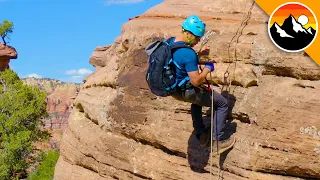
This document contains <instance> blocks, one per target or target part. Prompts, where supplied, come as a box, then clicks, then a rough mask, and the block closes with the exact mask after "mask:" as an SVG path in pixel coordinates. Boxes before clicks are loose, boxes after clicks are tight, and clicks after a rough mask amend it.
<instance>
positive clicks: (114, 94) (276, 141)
mask: <svg viewBox="0 0 320 180" xmlns="http://www.w3.org/2000/svg"><path fill="white" fill-rule="evenodd" d="M251 5H252V1H250V0H237V1H231V0H216V1H214V2H208V1H204V0H192V1H191V0H185V1H183V2H182V1H178V0H166V1H164V2H163V3H161V4H159V5H157V6H155V7H153V8H151V9H150V10H148V11H147V12H146V13H144V14H142V15H140V16H137V17H135V18H131V19H130V21H128V22H127V23H125V24H124V25H123V28H122V34H121V36H120V37H118V38H116V39H115V41H114V43H113V44H111V45H107V46H105V47H98V48H96V50H95V51H94V53H93V55H92V57H91V58H90V63H91V64H92V65H94V66H95V67H96V71H95V72H94V73H93V74H91V75H89V76H88V77H87V78H86V79H85V83H84V84H83V85H82V87H81V90H80V92H79V94H78V96H77V98H76V99H75V101H74V105H75V107H76V108H74V110H73V111H72V113H71V115H70V117H69V125H68V128H67V130H66V131H65V132H64V135H63V140H62V144H61V155H60V158H59V160H58V163H57V165H56V168H55V179H56V180H69V179H77V180H91V179H92V180H96V179H98V180H100V179H101V180H107V179H187V180H192V179H195V180H199V179H203V180H204V179H209V177H210V175H209V173H210V171H211V172H212V176H213V178H214V179H217V178H218V175H219V174H220V176H223V178H224V179H232V180H233V179H234V180H237V179H239V180H242V179H261V180H265V179H268V180H269V179H271V180H272V179H274V180H278V179H284V180H286V179H288V180H289V179H307V178H309V179H319V178H320V162H319V159H320V150H319V149H320V144H319V143H320V111H319V107H320V81H319V79H320V70H319V67H318V65H316V64H315V63H314V62H313V61H312V60H311V59H310V58H309V57H308V56H306V55H305V54H303V53H294V54H288V53H284V52H281V51H280V50H278V49H277V48H276V47H275V46H274V45H273V44H272V42H271V41H270V39H269V36H268V33H267V29H266V22H267V21H268V16H267V15H266V14H265V13H264V12H263V11H262V10H261V9H260V8H259V7H258V6H257V5H256V4H254V5H253V7H252V9H251V10H250V7H251ZM249 10H250V13H251V16H250V17H249V19H248V21H247V25H246V26H244V27H242V28H241V29H242V30H241V31H238V32H241V33H240V34H237V29H238V28H239V27H241V24H242V20H243V19H245V17H246V16H247V12H248V11H249ZM189 14H197V15H199V16H200V17H202V18H203V19H204V20H205V21H206V24H207V27H208V29H213V30H214V31H215V32H216V34H215V35H213V36H212V39H211V41H210V42H209V43H208V44H209V45H210V50H211V53H210V57H211V58H213V59H216V60H217V62H218V63H217V66H216V69H217V70H216V71H215V72H213V73H212V74H211V75H208V79H210V80H212V81H214V82H215V83H216V84H218V85H219V86H220V87H222V86H224V87H226V85H229V84H231V86H228V87H227V88H225V89H224V91H223V92H221V89H220V88H218V87H217V86H216V88H215V90H216V91H218V92H219V93H222V94H223V95H224V96H225V97H226V98H227V99H228V104H229V107H230V118H229V126H228V132H229V133H233V134H234V135H235V137H236V143H235V145H234V148H233V149H232V150H231V151H229V152H227V153H226V154H223V155H221V156H220V157H219V156H214V157H213V158H212V167H211V160H210V149H203V148H200V146H199V143H198V141H197V140H196V138H195V135H194V132H193V127H192V120H191V115H190V104H188V103H184V102H179V101H177V100H175V99H173V98H171V97H167V98H159V97H156V96H154V95H153V94H152V93H151V92H150V91H149V90H148V87H147V84H146V82H145V72H146V68H147V60H148V59H147V57H146V55H145V53H144V51H143V50H144V47H145V46H146V45H147V44H148V43H150V42H151V41H153V40H156V39H161V38H168V37H170V36H175V35H178V34H179V33H180V30H181V29H180V27H181V23H182V21H183V19H184V17H185V16H187V15H189ZM169 29H170V32H169V31H168V30H169ZM233 37H235V38H233ZM236 41H237V43H236ZM195 48H197V47H195ZM232 62H233V63H232ZM235 62H236V63H235ZM229 65H230V66H229ZM228 67H229V78H228V79H227V80H226V81H225V80H224V73H225V71H226V69H227V68H228ZM226 89H227V90H229V91H225V90H226ZM203 111H204V116H205V117H204V120H205V122H206V124H207V125H208V124H209V123H210V117H209V116H206V114H208V112H209V115H210V111H209V109H207V108H204V109H203ZM218 167H221V169H222V171H221V172H219V168H218Z"/></svg>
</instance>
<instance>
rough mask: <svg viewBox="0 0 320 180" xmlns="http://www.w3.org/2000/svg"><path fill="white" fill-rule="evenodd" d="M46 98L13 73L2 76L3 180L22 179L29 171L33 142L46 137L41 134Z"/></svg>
mask: <svg viewBox="0 0 320 180" xmlns="http://www.w3.org/2000/svg"><path fill="white" fill-rule="evenodd" d="M45 98H46V94H45V93H44V92H41V91H40V90H39V89H37V88H35V87H31V86H28V85H25V84H23V82H22V81H21V80H20V79H19V77H18V75H17V74H16V73H15V72H14V71H12V70H11V69H7V70H5V71H2V72H0V179H15V178H19V176H21V175H22V174H24V172H25V170H26V168H27V167H28V160H30V155H31V153H32V152H33V142H35V141H37V140H40V139H41V138H44V134H45V133H43V131H41V130H40V124H41V119H40V118H41V117H47V112H46V102H45Z"/></svg>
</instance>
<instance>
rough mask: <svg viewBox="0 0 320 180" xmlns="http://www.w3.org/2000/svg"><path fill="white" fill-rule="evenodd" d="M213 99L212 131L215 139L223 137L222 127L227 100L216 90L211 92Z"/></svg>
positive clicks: (224, 121)
mask: <svg viewBox="0 0 320 180" xmlns="http://www.w3.org/2000/svg"><path fill="white" fill-rule="evenodd" d="M213 100H214V109H215V113H214V121H215V122H214V127H215V128H214V132H215V135H214V136H215V139H216V140H223V139H224V137H223V136H224V128H225V124H226V121H227V117H228V102H227V100H226V99H225V98H224V97H223V96H222V95H221V94H219V93H217V92H216V91H214V92H213Z"/></svg>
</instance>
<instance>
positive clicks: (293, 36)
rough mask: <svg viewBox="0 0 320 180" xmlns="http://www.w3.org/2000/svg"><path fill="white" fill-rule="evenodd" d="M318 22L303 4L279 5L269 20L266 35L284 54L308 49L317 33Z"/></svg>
mask: <svg viewBox="0 0 320 180" xmlns="http://www.w3.org/2000/svg"><path fill="white" fill-rule="evenodd" d="M317 30H318V21H317V18H316V16H315V14H314V13H313V11H312V10H311V9H310V8H309V7H307V6H306V5H304V4H301V3H297V2H289V3H285V4H282V5H280V6H279V7H278V8H277V9H276V10H274V11H273V13H272V14H271V16H270V18H269V23H268V33H269V36H270V39H271V40H272V42H273V43H274V44H275V45H276V46H277V47H278V48H280V49H281V50H283V51H286V52H300V51H303V50H305V49H306V48H308V47H309V46H310V45H311V44H312V43H313V41H314V40H315V38H316V36H317V33H318V31H317Z"/></svg>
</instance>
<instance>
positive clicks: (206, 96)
mask: <svg viewBox="0 0 320 180" xmlns="http://www.w3.org/2000/svg"><path fill="white" fill-rule="evenodd" d="M193 99H195V100H197V101H196V102H195V103H197V105H199V106H206V107H211V104H212V95H211V92H208V91H206V92H197V91H196V93H195V97H194V98H193ZM199 99H200V101H199ZM213 100H214V101H213V106H214V107H213V108H214V109H215V114H214V124H213V127H214V130H213V131H214V132H215V133H214V137H215V140H218V141H215V143H214V146H215V147H214V150H215V151H216V153H218V154H220V153H223V152H224V151H226V150H228V149H230V148H231V147H232V146H233V144H234V143H235V139H234V138H233V137H232V138H226V137H224V135H225V133H224V132H225V124H226V120H227V117H228V103H227V100H226V98H224V97H223V96H222V95H221V94H219V93H217V92H216V91H213ZM207 136H209V137H210V136H211V135H210V133H207Z"/></svg>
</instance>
